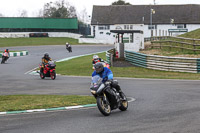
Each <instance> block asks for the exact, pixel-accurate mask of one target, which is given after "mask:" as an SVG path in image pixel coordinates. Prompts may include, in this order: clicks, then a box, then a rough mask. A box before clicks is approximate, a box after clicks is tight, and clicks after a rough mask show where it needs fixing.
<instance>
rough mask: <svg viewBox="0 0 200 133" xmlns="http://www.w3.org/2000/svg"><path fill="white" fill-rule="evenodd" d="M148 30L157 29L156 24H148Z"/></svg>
mask: <svg viewBox="0 0 200 133" xmlns="http://www.w3.org/2000/svg"><path fill="white" fill-rule="evenodd" d="M148 29H149V30H153V29H157V25H148Z"/></svg>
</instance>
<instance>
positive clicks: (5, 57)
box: [1, 49, 10, 64]
mask: <svg viewBox="0 0 200 133" xmlns="http://www.w3.org/2000/svg"><path fill="white" fill-rule="evenodd" d="M9 57H10V53H9V50H8V49H5V51H4V52H3V54H2V61H1V64H2V63H3V60H5V61H6V60H7V59H8V58H9Z"/></svg>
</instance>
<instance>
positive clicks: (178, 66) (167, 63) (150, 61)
mask: <svg viewBox="0 0 200 133" xmlns="http://www.w3.org/2000/svg"><path fill="white" fill-rule="evenodd" d="M125 60H126V61H128V62H130V63H131V64H133V65H135V66H138V67H143V68H149V69H155V70H163V71H175V72H188V73H200V58H184V57H168V56H156V55H146V54H142V53H137V52H132V51H125Z"/></svg>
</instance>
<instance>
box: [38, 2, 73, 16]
mask: <svg viewBox="0 0 200 133" xmlns="http://www.w3.org/2000/svg"><path fill="white" fill-rule="evenodd" d="M41 13H43V17H47V18H49V17H51V18H71V17H77V15H76V8H75V7H74V6H71V5H70V4H69V3H68V2H66V1H65V0H60V1H56V2H54V3H53V2H49V3H46V4H45V5H44V9H43V11H40V15H39V16H41Z"/></svg>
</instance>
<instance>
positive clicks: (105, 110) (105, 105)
mask: <svg viewBox="0 0 200 133" xmlns="http://www.w3.org/2000/svg"><path fill="white" fill-rule="evenodd" d="M97 107H98V109H99V111H100V112H101V113H102V114H103V115H105V116H108V115H110V113H111V108H110V104H109V102H108V101H104V100H103V97H97Z"/></svg>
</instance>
